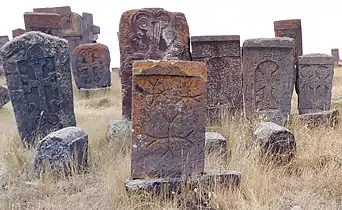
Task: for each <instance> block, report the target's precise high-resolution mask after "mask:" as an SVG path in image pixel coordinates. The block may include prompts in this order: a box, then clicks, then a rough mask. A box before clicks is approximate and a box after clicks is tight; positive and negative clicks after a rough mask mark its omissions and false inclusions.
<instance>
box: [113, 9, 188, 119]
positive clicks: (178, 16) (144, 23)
mask: <svg viewBox="0 0 342 210" xmlns="http://www.w3.org/2000/svg"><path fill="white" fill-rule="evenodd" d="M119 30H120V31H119V32H120V36H119V46H120V63H121V67H120V68H121V85H122V115H123V117H126V118H128V119H131V110H132V65H133V62H134V61H136V60H145V59H153V60H163V59H180V60H190V46H189V44H190V43H189V27H188V24H187V21H186V18H185V15H184V14H182V13H179V12H168V11H166V10H164V9H162V8H143V9H136V10H129V11H126V12H124V13H123V14H122V16H121V20H120V27H119Z"/></svg>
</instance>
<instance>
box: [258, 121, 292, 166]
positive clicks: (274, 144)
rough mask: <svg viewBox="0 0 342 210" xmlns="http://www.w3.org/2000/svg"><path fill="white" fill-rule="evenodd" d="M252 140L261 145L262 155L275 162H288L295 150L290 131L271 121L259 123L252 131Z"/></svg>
mask: <svg viewBox="0 0 342 210" xmlns="http://www.w3.org/2000/svg"><path fill="white" fill-rule="evenodd" d="M253 140H254V142H255V143H257V144H258V145H259V146H260V147H261V154H262V155H263V156H264V157H268V158H271V159H272V160H274V161H275V162H277V163H288V162H289V161H290V160H291V159H292V158H293V156H294V154H295V152H296V141H295V137H294V135H293V134H292V133H291V131H289V130H288V129H286V128H284V127H282V126H280V125H277V124H275V123H273V122H261V123H259V124H258V125H257V126H256V127H255V130H254V132H253Z"/></svg>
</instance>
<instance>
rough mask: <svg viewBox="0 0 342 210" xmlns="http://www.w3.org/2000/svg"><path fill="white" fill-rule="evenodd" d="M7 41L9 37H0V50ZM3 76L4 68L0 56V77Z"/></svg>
mask: <svg viewBox="0 0 342 210" xmlns="http://www.w3.org/2000/svg"><path fill="white" fill-rule="evenodd" d="M8 41H9V37H8V36H0V49H1V48H2V46H4V45H5V44H6V43H7V42H8ZM3 74H4V67H3V61H2V57H1V55H0V76H2V75H3Z"/></svg>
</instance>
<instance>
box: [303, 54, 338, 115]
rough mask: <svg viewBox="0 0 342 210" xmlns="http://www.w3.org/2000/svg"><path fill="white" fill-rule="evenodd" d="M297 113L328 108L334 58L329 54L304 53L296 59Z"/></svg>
mask: <svg viewBox="0 0 342 210" xmlns="http://www.w3.org/2000/svg"><path fill="white" fill-rule="evenodd" d="M298 63H299V69H298V80H297V83H298V84H297V86H298V110H299V114H306V113H313V112H320V111H324V110H329V109H330V104H331V89H332V79H333V76H334V60H333V57H332V56H330V55H325V54H306V55H302V56H300V57H299V59H298Z"/></svg>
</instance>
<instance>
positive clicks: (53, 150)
mask: <svg viewBox="0 0 342 210" xmlns="http://www.w3.org/2000/svg"><path fill="white" fill-rule="evenodd" d="M87 165H88V134H87V133H86V132H84V131H83V130H82V129H81V128H78V127H66V128H63V129H61V130H58V131H55V132H52V133H50V134H49V135H47V136H46V137H45V138H43V139H42V140H41V141H40V142H39V143H38V145H37V149H36V154H35V157H34V169H35V171H36V172H38V174H39V173H41V172H43V171H45V170H46V169H48V170H52V171H54V172H57V173H62V174H66V175H71V173H72V172H81V171H83V170H84V169H85V168H86V167H87Z"/></svg>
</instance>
